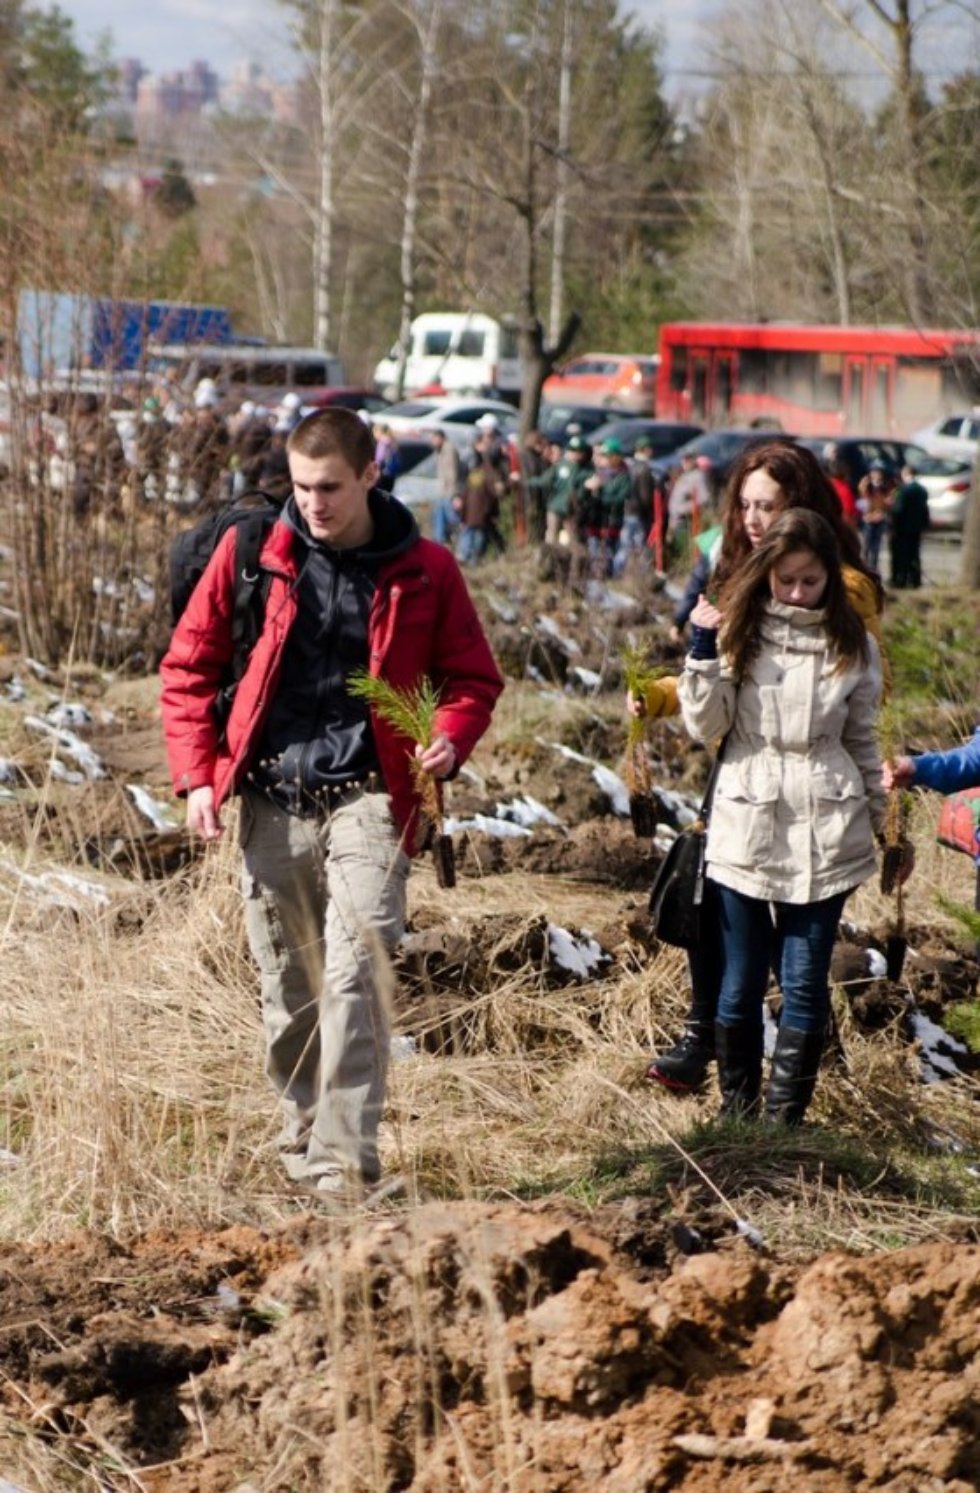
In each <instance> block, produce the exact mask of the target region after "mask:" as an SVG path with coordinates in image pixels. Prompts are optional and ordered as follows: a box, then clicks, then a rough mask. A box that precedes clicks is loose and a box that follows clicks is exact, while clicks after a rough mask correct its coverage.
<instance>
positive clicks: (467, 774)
mask: <svg viewBox="0 0 980 1493" xmlns="http://www.w3.org/2000/svg"><path fill="white" fill-rule="evenodd" d="M459 775H460V777H461V778H465V780H466V782H467V783H472V784H473V786H474V788H479V789H480V790H481V792H482V791H483V790H484V789H485V788H486V786H487V783H486V779H485V778H481V777H480V774H479V773H478V772H477V771H476V770H475V769H474V768H472V767H470V765H469V763H467V764H466V766H465V767H461V768H460V769H459Z"/></svg>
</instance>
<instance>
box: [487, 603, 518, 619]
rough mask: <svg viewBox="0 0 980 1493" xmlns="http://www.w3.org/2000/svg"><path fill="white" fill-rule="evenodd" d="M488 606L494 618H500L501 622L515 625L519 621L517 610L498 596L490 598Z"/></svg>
mask: <svg viewBox="0 0 980 1493" xmlns="http://www.w3.org/2000/svg"><path fill="white" fill-rule="evenodd" d="M487 605H488V606H489V608H490V610H491V611H492V612H493V614H494V616H495V617H499V618H500V620H501V622H507V623H513V622H516V621H517V618H518V612H517V608H516V607H514V606H511V604H510V602H509V601H501V600H500V599H499V598H498V597H496V596H488V597H487Z"/></svg>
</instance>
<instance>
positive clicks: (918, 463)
mask: <svg viewBox="0 0 980 1493" xmlns="http://www.w3.org/2000/svg"><path fill="white" fill-rule="evenodd" d="M800 445H801V446H806V447H808V448H809V450H811V451H813V452H814V453H815V455H817V456H818V457H819V458H820V460H821V461H823V462H827V461H829V460H830V457H831V455H832V453H834V452H836V454H837V461H838V463H839V464H840V465H841V467H843V469H844V474H845V477H846V479H847V481H848V482H849V483H850V484H851V486H852V487H853V488H854V489H855V490H856V489H857V485H858V483H859V482H860V480H861V478H862V477H863V476H864V474H865V473H866V472H867V470H868V468H869V466H870V465H871V463H872V462H873V461H880V462H882V463H883V465H884V467H885V469H886V470H887V471H889V472H891V473H892V474H893V475H894V476H896V477H897V476H898V474H899V472H900V471H901V469H902V467H903V466H904V465H905V464H906V463H908V465H909V466H910V467H911V468H912V471H913V472H914V473H915V475H916V477H917V479H918V480H919V481H920V482H921V483H922V486H923V487H924V488H925V490H926V492H927V494H928V496H929V519H930V522H931V523H932V525H933V526H934V527H935V528H937V529H961V528H962V527H963V523H964V520H965V517H966V508H967V503H968V501H969V494H970V491H971V488H972V482H973V469H972V467H971V465H970V464H969V463H968V462H965V461H963V460H962V459H958V458H955V457H942V456H932V455H930V453H929V452H928V451H924V450H923V449H922V447H921V446H919V445H917V444H916V442H914V441H896V440H893V439H892V438H891V437H889V436H882V437H878V436H840V437H838V436H827V437H820V436H806V437H803V438H801V440H800Z"/></svg>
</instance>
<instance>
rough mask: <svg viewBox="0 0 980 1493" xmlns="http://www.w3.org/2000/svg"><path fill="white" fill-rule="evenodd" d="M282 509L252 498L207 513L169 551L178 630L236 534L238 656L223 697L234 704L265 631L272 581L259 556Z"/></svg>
mask: <svg viewBox="0 0 980 1493" xmlns="http://www.w3.org/2000/svg"><path fill="white" fill-rule="evenodd" d="M279 511H280V504H278V503H276V501H275V500H274V499H273V498H271V497H270V496H269V494H268V493H263V492H258V491H256V492H255V493H250V494H247V495H246V496H244V497H243V498H241V499H240V500H239V501H238V502H237V503H234V504H233V505H231V506H230V507H227V508H220V509H218V510H217V512H215V513H209V514H207V516H206V517H205V518H202V519H201V521H200V523H197V524H195V525H194V526H193V528H191V529H185V530H184V531H183V532H182V533H180V534H178V535H177V537H176V539H175V540H174V541H173V543H172V545H171V546H170V622H171V626H173V627H176V625H177V623H178V622H179V621H180V619H181V617H182V616H183V613H184V610H185V608H186V606H187V603H188V602H189V601H190V599H191V596H192V595H193V592H194V589H195V587H196V586H197V583H198V581H199V580H200V579H201V576H202V575H203V574H204V572H205V570H206V569H207V564H208V561H209V560H210V558H211V556H212V555H213V553H214V551H215V549H216V548H217V545H218V542H219V540H220V539H221V536H222V535H223V534H225V533H226V532H227V530H228V529H230V528H232V527H234V529H235V604H234V611H233V613H232V638H233V640H234V645H235V651H234V656H233V658H232V663H231V670H230V678H229V680H228V684H227V686H226V688H225V690H223V691H222V693H223V694H227V696H228V700H227V703H228V704H229V705H230V703H231V696H232V694H233V693H234V685H235V684H237V683H238V680H239V679H241V677H242V675H243V674H244V672H245V665H246V663H247V661H248V655H249V654H250V653H251V651H252V649H253V647H254V646H255V643H256V640H257V639H258V636H259V633H260V632H261V630H262V616H263V609H264V606H265V600H266V597H267V595H268V590H269V580H270V577H269V576H268V575H267V574H266V575H263V574H262V573H261V572H260V570H259V552H260V550H261V548H262V545H263V543H264V541H265V537H266V535H267V534H268V532H269V530H270V529H271V528H272V525H273V524H274V523H275V521H276V519H277V518H278V517H279Z"/></svg>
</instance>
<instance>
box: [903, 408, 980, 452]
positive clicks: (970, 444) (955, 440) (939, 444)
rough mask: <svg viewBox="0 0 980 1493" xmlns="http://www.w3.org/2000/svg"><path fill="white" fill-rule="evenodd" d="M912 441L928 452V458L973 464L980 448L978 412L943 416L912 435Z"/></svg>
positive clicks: (979, 415) (979, 416)
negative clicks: (944, 458)
mask: <svg viewBox="0 0 980 1493" xmlns="http://www.w3.org/2000/svg"><path fill="white" fill-rule="evenodd" d="M912 439H913V441H915V443H916V444H917V445H919V446H921V447H922V448H923V449H924V450H925V451H928V452H929V454H930V456H950V457H954V458H955V457H958V458H959V459H960V460H961V461H965V462H966V461H968V462H971V463H972V462H975V461H976V459H977V449H978V446H980V410H976V409H974V410H971V411H970V412H969V413H968V414H962V415H944V416H943V417H942V418H941V419H939V420H935V421H933V423H932V424H931V425H926V426H925V427H924V428H923V429H922V430H917V431H915V432H914V433H913V436H912Z"/></svg>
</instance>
